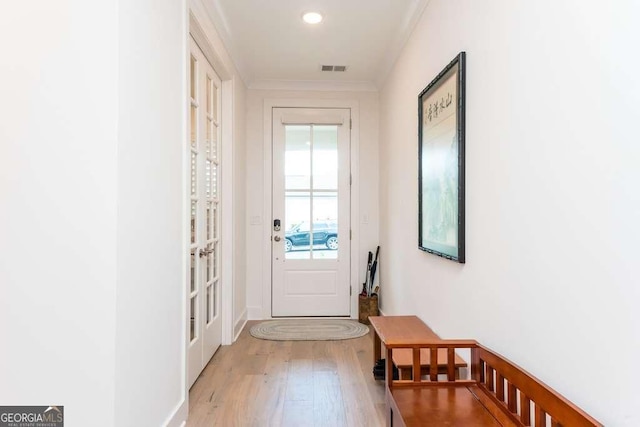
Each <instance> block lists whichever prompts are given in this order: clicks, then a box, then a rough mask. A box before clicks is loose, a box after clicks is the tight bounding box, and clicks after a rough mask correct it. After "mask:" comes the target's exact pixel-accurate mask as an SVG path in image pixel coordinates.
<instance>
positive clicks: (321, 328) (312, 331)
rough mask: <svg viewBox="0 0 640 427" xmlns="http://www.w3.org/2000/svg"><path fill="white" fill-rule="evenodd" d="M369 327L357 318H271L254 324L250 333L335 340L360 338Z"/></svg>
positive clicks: (263, 336) (283, 338) (269, 337)
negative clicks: (356, 319)
mask: <svg viewBox="0 0 640 427" xmlns="http://www.w3.org/2000/svg"><path fill="white" fill-rule="evenodd" d="M368 332H369V328H368V327H367V326H366V325H363V324H361V323H358V322H356V321H355V320H340V319H337V320H331V319H287V320H269V321H266V322H262V323H258V324H257V325H254V326H253V327H252V328H251V330H250V333H251V335H253V336H254V337H256V338H260V339H262V340H271V341H333V340H348V339H352V338H359V337H362V336H364V335H366V334H367V333H368Z"/></svg>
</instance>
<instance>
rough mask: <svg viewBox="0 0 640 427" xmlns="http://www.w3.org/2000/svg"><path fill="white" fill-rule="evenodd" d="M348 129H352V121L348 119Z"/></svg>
mask: <svg viewBox="0 0 640 427" xmlns="http://www.w3.org/2000/svg"><path fill="white" fill-rule="evenodd" d="M349 129H353V119H349Z"/></svg>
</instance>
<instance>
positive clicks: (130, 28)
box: [115, 0, 187, 427]
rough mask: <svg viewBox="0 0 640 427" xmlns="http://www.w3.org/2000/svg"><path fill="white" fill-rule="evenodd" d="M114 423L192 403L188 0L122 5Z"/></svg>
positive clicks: (150, 420) (159, 415) (163, 415)
mask: <svg viewBox="0 0 640 427" xmlns="http://www.w3.org/2000/svg"><path fill="white" fill-rule="evenodd" d="M118 15H119V33H118V34H119V67H118V95H119V103H118V107H119V111H118V112H119V114H118V119H119V120H118V247H117V255H118V278H117V306H116V322H117V323H116V324H117V328H116V363H115V366H116V389H115V396H116V400H115V404H116V420H115V425H117V426H119V427H120V426H159V425H162V424H164V423H165V422H166V421H168V420H169V419H170V418H171V417H172V416H173V413H174V411H175V410H176V409H177V408H179V407H180V405H181V404H183V403H184V402H185V393H184V389H185V384H184V377H183V374H184V363H185V361H184V355H183V353H184V346H185V337H184V332H185V328H184V319H185V316H184V314H183V313H184V307H185V303H184V299H183V296H184V293H185V286H186V285H185V278H186V274H185V270H184V268H185V267H184V265H183V264H184V262H185V259H186V250H185V249H184V248H185V242H184V240H183V231H184V229H185V226H186V220H185V217H184V215H183V214H184V203H185V200H184V191H183V189H184V182H183V180H184V176H183V175H184V174H183V156H184V152H185V148H184V147H185V144H186V143H185V140H186V130H185V128H184V126H183V124H184V114H185V111H186V96H185V93H186V91H185V84H186V74H185V67H186V57H187V56H186V55H187V54H186V44H185V43H186V34H187V26H186V5H185V3H184V2H183V1H175V0H126V1H121V2H120V3H119V9H118Z"/></svg>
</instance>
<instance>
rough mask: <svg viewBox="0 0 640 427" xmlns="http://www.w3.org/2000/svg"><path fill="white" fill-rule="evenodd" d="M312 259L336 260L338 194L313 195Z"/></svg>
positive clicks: (318, 193) (320, 193)
mask: <svg viewBox="0 0 640 427" xmlns="http://www.w3.org/2000/svg"><path fill="white" fill-rule="evenodd" d="M313 243H314V249H313V259H337V258H338V193H337V191H316V192H314V193H313Z"/></svg>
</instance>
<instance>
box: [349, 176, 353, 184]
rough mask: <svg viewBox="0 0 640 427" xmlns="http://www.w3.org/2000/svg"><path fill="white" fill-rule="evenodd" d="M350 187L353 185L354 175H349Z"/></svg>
mask: <svg viewBox="0 0 640 427" xmlns="http://www.w3.org/2000/svg"><path fill="white" fill-rule="evenodd" d="M349 185H353V175H351V174H349Z"/></svg>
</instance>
